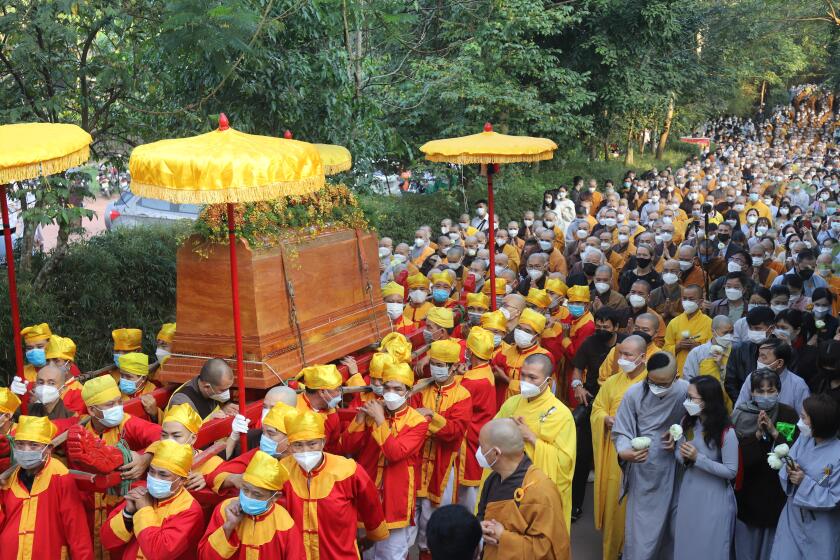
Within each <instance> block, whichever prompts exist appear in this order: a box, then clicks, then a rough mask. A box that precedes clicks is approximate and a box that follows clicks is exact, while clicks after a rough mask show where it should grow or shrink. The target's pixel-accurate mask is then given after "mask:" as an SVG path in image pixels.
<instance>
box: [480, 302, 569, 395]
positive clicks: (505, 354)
mask: <svg viewBox="0 0 840 560" xmlns="http://www.w3.org/2000/svg"><path fill="white" fill-rule="evenodd" d="M545 323H546V318H545V315H541V314H540V313H538V312H536V311H534V310H533V309H525V310H523V311H522V315H521V316H520V317H519V325H517V327H516V329H515V330H514V331H513V337H514V344H511V345H509V346H507V347H506V348H505V349H504V350H502V351H501V352H499V353H498V354H496V356H495V357H494V358H493V362H492V367H493V368H494V371H495V375H496V408H497V409H499V408H501V406H502V404H503V403H504V402H505V401H506V400H507V399H509V398H510V397H512V396H514V395H518V394H519V370H520V369H521V368H522V364H523V362H524V361H525V358H527V357H528V356H530V355H532V354H545V355H546V356H548V357H549V358H551V359H552V363H554V359H553V356H552V354H551V352H549V351H548V350H547V349H545V348H543V347H542V346H541V345H540V335H541V334H542V332H543V330H545Z"/></svg>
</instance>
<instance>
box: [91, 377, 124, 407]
mask: <svg viewBox="0 0 840 560" xmlns="http://www.w3.org/2000/svg"><path fill="white" fill-rule="evenodd" d="M118 398H120V389H119V387H117V382H116V381H114V378H113V377H111V376H110V375H100V376H99V377H94V378H93V379H91V380H90V381H88V382H87V383H85V384H84V385H83V386H82V400H83V401H85V405H87V406H96V405H98V404H102V403H106V402H108V401H112V400H114V399H118Z"/></svg>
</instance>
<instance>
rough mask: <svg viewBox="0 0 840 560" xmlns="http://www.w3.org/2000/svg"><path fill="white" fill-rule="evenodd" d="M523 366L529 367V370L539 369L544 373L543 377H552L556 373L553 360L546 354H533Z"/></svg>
mask: <svg viewBox="0 0 840 560" xmlns="http://www.w3.org/2000/svg"><path fill="white" fill-rule="evenodd" d="M522 366H523V367H525V366H529V369H530V368H537V369H538V370H539V371H541V372H542V375H543V377H550V376H551V374H552V373H553V372H554V364H552V363H551V358H549V357H548V356H547V355H545V354H531V355H530V356H528V357H527V358H525V361H524V362H522Z"/></svg>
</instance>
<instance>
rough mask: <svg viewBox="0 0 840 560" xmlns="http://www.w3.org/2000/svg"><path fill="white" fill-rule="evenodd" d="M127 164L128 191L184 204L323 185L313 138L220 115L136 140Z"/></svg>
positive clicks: (248, 199) (277, 194) (250, 199)
mask: <svg viewBox="0 0 840 560" xmlns="http://www.w3.org/2000/svg"><path fill="white" fill-rule="evenodd" d="M128 166H129V171H130V172H131V191H132V192H133V193H134V194H136V195H139V196H146V197H150V198H159V199H163V200H169V201H171V202H180V203H187V204H221V203H228V202H231V203H239V202H256V201H259V200H270V199H273V198H278V197H280V196H291V195H301V194H309V193H312V192H315V191H317V190H319V189H320V188H322V187H323V186H324V166H323V164H322V162H321V156H320V154H319V153H318V149H317V148H316V147H315V146H314V145H313V144H309V143H307V142H300V141H298V140H287V139H285V138H272V137H269V136H258V135H254V134H246V133H244V132H240V131H238V130H235V129H233V128H230V127H228V126H227V119H226V118H224V119H221V118H220V126H219V128H218V129H216V130H214V131H212V132H208V133H206V134H200V135H198V136H193V137H190V138H177V139H172V140H160V141H158V142H153V143H151V144H144V145H142V146H138V147H137V148H135V149H134V151H132V152H131V159H130V160H129V163H128Z"/></svg>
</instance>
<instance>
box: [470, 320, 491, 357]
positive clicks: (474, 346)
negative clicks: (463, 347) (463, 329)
mask: <svg viewBox="0 0 840 560" xmlns="http://www.w3.org/2000/svg"><path fill="white" fill-rule="evenodd" d="M467 348H469V350H470V352H472V355H473V356H478V357H479V358H481V359H482V360H489V359H490V358H491V357H492V356H493V333H491V332H490V331H488V330H487V329H482V328H481V327H472V328H471V329H470V334H469V336H467Z"/></svg>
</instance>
